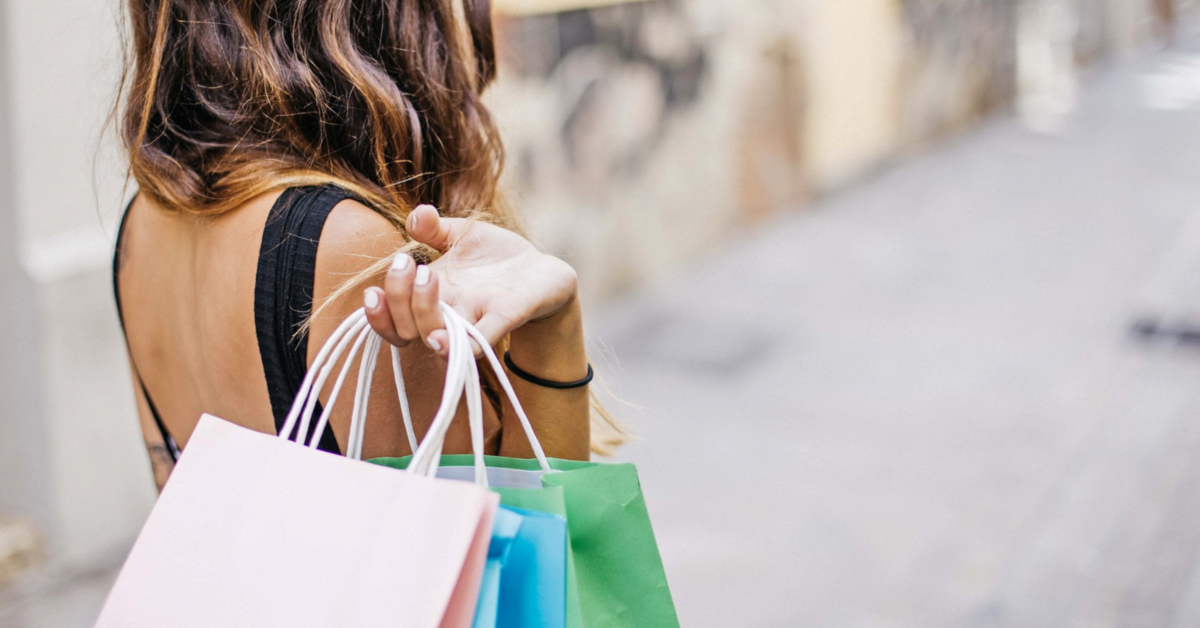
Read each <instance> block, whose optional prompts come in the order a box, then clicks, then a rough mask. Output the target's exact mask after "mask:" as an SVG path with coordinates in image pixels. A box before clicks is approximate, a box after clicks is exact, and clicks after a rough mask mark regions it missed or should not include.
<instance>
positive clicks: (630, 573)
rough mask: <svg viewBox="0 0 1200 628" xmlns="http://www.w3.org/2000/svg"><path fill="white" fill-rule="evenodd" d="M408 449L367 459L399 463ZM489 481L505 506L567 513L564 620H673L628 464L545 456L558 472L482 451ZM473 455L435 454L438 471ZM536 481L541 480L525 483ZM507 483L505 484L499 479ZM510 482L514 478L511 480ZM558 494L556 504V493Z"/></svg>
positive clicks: (626, 623) (617, 624)
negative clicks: (575, 601)
mask: <svg viewBox="0 0 1200 628" xmlns="http://www.w3.org/2000/svg"><path fill="white" fill-rule="evenodd" d="M410 458H411V457H405V458H376V459H373V460H371V461H370V462H374V463H376V464H381V465H384V466H389V467H394V468H397V469H404V468H407V466H408V463H409V461H410ZM484 461H485V464H486V465H487V467H488V478H489V484H490V485H491V488H492V490H494V491H496V492H497V493H499V494H500V501H501V503H502V504H504V505H506V506H514V507H517V508H527V509H529V510H538V511H540V512H548V513H550V514H562V515H565V516H566V519H567V533H568V535H569V536H570V545H571V552H570V554H569V555H568V569H570V568H571V567H572V563H573V567H574V580H575V589H576V590H577V591H578V606H577V608H578V610H579V614H580V615H581V616H582V617H576V618H575V620H576V621H578V620H579V619H581V620H582V623H575V622H574V621H572V616H571V612H572V610H573V605H572V599H571V598H572V592H571V581H570V578H571V573H570V571H568V585H567V586H568V589H567V591H568V593H567V595H568V598H567V613H568V615H567V625H568V626H583V627H584V628H671V627H677V626H679V619H678V618H677V616H676V614H675V604H674V602H673V601H672V600H671V592H670V589H669V588H668V587H667V578H666V573H665V571H664V570H663V564H662V558H661V557H660V556H659V553H658V543H657V542H656V541H655V539H654V531H653V529H652V528H651V525H650V515H649V513H648V512H647V510H646V501H645V499H644V497H643V495H642V487H641V483H640V481H639V480H638V476H637V469H636V468H635V467H634V466H633V465H632V464H602V463H596V462H580V461H575V460H558V459H555V458H549V459H548V462H549V464H550V467H551V468H552V469H554V470H555V471H559V473H544V472H542V471H541V466H540V463H539V462H538V461H537V460H536V459H529V460H524V459H517V458H501V457H498V456H485V457H484ZM473 464H474V457H473V456H471V455H452V456H442V458H441V463H440V468H439V473H438V475H439V477H449V478H454V479H470V477H472V476H470V475H468V473H469V472H470V471H472V469H471V466H472V465H473ZM535 482H536V483H538V484H540V485H541V487H542V488H540V489H539V488H520V487H521V486H525V487H528V486H530V485H531V484H534V483H535ZM506 485H507V486H509V487H507V488H506V487H505V486H506ZM511 485H517V487H516V488H512V487H511ZM560 494H561V499H562V500H563V501H562V507H561V508H562V511H558V509H559V506H558V503H557V500H558V499H559V497H558V496H559V495H560Z"/></svg>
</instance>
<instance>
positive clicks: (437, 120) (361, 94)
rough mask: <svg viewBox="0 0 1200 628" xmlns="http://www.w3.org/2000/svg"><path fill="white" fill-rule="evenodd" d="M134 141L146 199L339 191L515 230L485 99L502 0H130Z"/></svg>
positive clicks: (391, 212) (211, 202) (215, 208)
mask: <svg viewBox="0 0 1200 628" xmlns="http://www.w3.org/2000/svg"><path fill="white" fill-rule="evenodd" d="M128 6H129V21H130V30H131V33H132V58H131V60H130V61H131V63H130V64H129V69H128V71H127V75H126V80H125V82H124V92H125V103H124V111H123V114H122V116H121V123H120V134H121V138H122V140H123V142H124V144H125V148H126V149H127V151H128V154H129V160H130V174H131V175H132V176H133V178H134V179H136V180H137V182H138V186H139V188H140V192H141V193H142V194H145V195H146V196H147V197H148V198H149V199H150V200H152V201H153V202H154V204H156V205H158V206H159V207H162V208H164V209H167V210H172V211H181V212H190V213H196V214H219V213H222V212H224V211H227V210H229V209H232V208H234V207H238V206H240V205H242V204H244V203H245V202H246V201H248V200H250V199H251V198H253V197H255V196H258V195H261V194H263V193H264V192H267V191H270V190H272V189H278V188H280V187H286V186H289V185H297V184H305V183H316V182H335V183H338V184H339V185H343V186H345V187H347V188H349V189H351V190H352V191H354V192H355V193H357V194H358V195H359V196H361V197H362V199H363V200H364V202H367V203H368V204H369V205H371V206H372V207H373V208H374V209H375V210H376V211H378V212H379V213H380V214H382V215H384V216H385V217H387V218H388V219H390V220H391V221H392V222H393V223H394V224H396V225H397V227H400V228H403V226H402V225H403V219H404V216H405V215H407V212H408V210H409V209H410V208H412V207H415V206H416V205H417V204H420V203H431V204H433V205H434V206H436V207H437V208H438V209H439V211H441V212H442V213H443V214H444V215H448V216H465V215H469V214H475V215H480V217H482V218H485V219H490V220H491V221H495V222H498V223H501V224H504V225H505V226H507V227H510V228H511V227H514V226H515V224H514V223H515V221H514V220H513V219H512V216H511V215H510V214H509V212H507V210H505V209H504V207H503V205H502V204H501V203H499V202H498V199H497V192H496V190H497V180H498V178H499V175H500V171H501V168H502V166H503V159H504V151H503V148H502V145H501V142H500V138H499V134H498V133H497V131H496V128H495V125H494V124H493V122H492V119H491V116H490V115H489V113H488V111H487V108H486V107H484V105H483V103H482V102H481V100H480V94H481V92H482V91H483V89H484V87H485V86H487V84H488V83H489V82H491V80H492V78H493V77H494V76H495V49H494V45H493V42H492V25H491V12H490V6H489V3H488V1H487V0H129V3H128Z"/></svg>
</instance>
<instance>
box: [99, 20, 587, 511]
mask: <svg viewBox="0 0 1200 628" xmlns="http://www.w3.org/2000/svg"><path fill="white" fill-rule="evenodd" d="M128 9H129V21H130V27H131V31H132V53H131V59H130V64H129V67H128V69H127V72H126V80H125V81H124V83H123V99H122V103H121V106H122V107H123V109H122V111H121V115H120V134H121V137H122V140H123V142H124V144H125V147H126V149H127V151H128V154H129V168H130V173H131V174H132V176H133V178H134V179H135V180H136V181H137V184H138V189H139V193H138V194H137V196H136V197H135V198H134V200H133V202H132V203H131V204H130V206H129V208H128V210H127V211H126V216H125V218H124V221H123V224H122V228H121V235H120V237H119V239H118V244H117V255H116V260H115V263H114V287H115V289H116V293H117V301H118V309H119V311H120V312H121V315H122V323H123V325H124V327H125V330H126V335H127V338H128V343H129V353H130V362H131V367H132V371H133V375H134V378H133V380H134V385H135V394H136V395H137V402H138V413H139V416H140V419H141V424H142V428H143V433H144V434H145V438H146V443H147V446H148V448H149V450H150V453H151V460H152V462H153V465H154V471H155V478H156V481H157V482H158V484H159V486H160V488H161V486H162V484H163V482H165V481H166V479H167V476H168V475H169V473H170V471H171V468H172V467H173V462H174V460H175V457H176V456H177V455H178V450H180V449H185V448H186V447H187V441H188V437H189V435H190V434H191V432H192V429H193V428H194V427H195V425H196V422H197V420H198V419H199V417H200V415H201V413H204V412H208V413H211V414H214V415H217V416H220V417H223V418H225V419H228V420H230V421H233V422H235V423H238V424H240V425H243V426H245V427H248V428H252V429H255V430H260V431H263V432H274V431H276V430H277V429H278V427H279V426H280V425H281V424H282V422H283V417H284V416H285V415H286V413H287V410H288V407H289V406H290V404H291V401H292V396H293V395H294V394H295V392H296V390H297V389H298V388H299V385H300V380H301V379H302V378H303V375H304V372H305V370H306V369H307V366H308V364H309V363H310V362H311V361H312V359H313V358H314V357H315V355H316V352H317V351H318V350H319V349H320V347H321V346H322V345H323V344H324V342H325V341H326V339H327V338H328V337H329V335H330V334H331V333H332V331H333V330H334V329H335V328H336V327H337V325H338V324H339V323H340V322H341V320H342V319H344V318H345V317H346V316H347V315H348V314H350V313H351V312H353V311H354V310H356V309H357V308H359V307H365V308H366V311H367V314H368V318H369V320H370V323H371V326H372V328H373V329H374V330H375V331H376V332H378V333H379V334H380V335H381V336H382V337H383V338H384V339H386V340H387V341H388V342H390V343H392V344H394V345H396V346H399V347H401V348H402V351H401V355H402V362H403V364H404V365H405V368H404V375H405V381H406V387H407V389H408V396H409V400H410V404H411V407H412V411H413V416H414V418H415V423H416V429H417V434H418V435H420V434H421V433H423V431H424V429H426V428H427V427H428V423H429V421H430V420H431V418H432V416H433V414H434V412H435V410H436V408H437V404H438V402H439V399H440V388H441V385H442V382H443V369H444V368H445V362H444V361H443V357H444V355H445V350H446V345H447V341H446V338H447V336H446V331H445V329H444V327H443V323H442V319H441V316H440V314H439V310H438V307H437V302H438V300H439V299H441V300H443V301H445V302H447V303H449V304H450V305H451V306H453V307H454V308H455V309H456V310H458V311H459V312H461V313H462V314H463V315H464V316H466V318H467V319H468V320H469V321H471V322H473V323H475V324H476V325H477V326H478V328H479V329H480V330H481V331H482V332H483V333H484V334H485V335H486V336H487V338H488V339H489V340H490V341H491V342H492V343H494V344H497V345H503V346H502V347H501V348H504V346H506V347H507V349H508V351H509V356H508V359H507V360H506V363H507V364H508V365H509V369H510V378H511V379H512V381H513V384H514V387H515V388H516V391H517V394H518V396H519V397H520V398H521V399H522V401H523V405H524V406H525V408H526V410H527V411H528V414H529V416H530V418H531V420H532V421H533V422H534V428H535V430H536V431H537V432H538V435H539V437H540V439H541V442H542V443H543V445H544V446H545V448H546V451H547V454H549V455H551V456H557V457H562V458H579V459H584V458H586V457H587V456H588V453H589V441H590V435H589V414H590V409H589V406H590V398H589V392H588V388H587V385H586V384H587V381H588V380H590V378H591V368H590V367H589V365H588V361H587V356H586V355H585V351H584V341H583V332H582V324H581V314H580V306H579V301H578V298H577V293H576V278H575V274H574V271H573V270H572V269H571V268H570V267H569V266H568V265H567V264H565V263H564V262H562V261H561V260H559V259H556V258H554V257H551V256H549V255H546V254H544V253H541V252H539V251H538V250H537V249H535V248H534V247H533V246H532V245H531V244H530V243H529V242H528V241H527V240H525V239H524V238H523V237H522V236H521V235H520V233H519V231H518V230H517V227H516V220H515V218H514V216H513V215H512V214H511V212H510V211H509V210H508V209H506V207H505V205H504V203H503V201H502V200H501V199H500V197H499V195H498V193H497V178H498V176H499V174H500V170H501V165H502V155H503V151H502V148H501V145H500V141H499V138H498V136H497V132H496V129H495V127H494V125H493V123H492V120H491V118H490V116H489V114H488V112H487V109H486V108H485V107H484V105H483V103H482V102H481V100H480V94H481V92H482V91H483V89H484V87H485V86H486V85H487V84H488V83H489V82H490V81H491V80H492V78H493V77H494V75H495V54H494V50H493V44H492V30H491V21H490V13H489V11H490V7H489V6H488V3H487V1H486V0H266V1H261V2H250V1H246V0H129V4H128ZM364 288H365V289H364ZM378 369H379V370H378V372H377V373H376V375H375V378H374V382H376V383H375V385H374V387H375V390H373V392H372V402H371V405H370V414H369V416H368V418H367V428H366V440H365V444H364V451H363V454H364V456H365V457H368V458H369V457H376V456H399V455H406V454H408V453H410V452H409V446H408V442H407V438H406V437H405V431H404V427H403V424H402V422H401V421H400V419H399V411H398V401H397V398H396V394H395V386H394V384H393V383H392V382H393V378H392V374H391V372H390V371H391V365H390V361H389V360H379V366H378ZM355 370H356V369H355ZM485 370H486V369H485ZM356 375H357V374H356V373H355V372H354V371H352V373H351V377H355V376H356ZM351 381H353V380H351ZM328 393H329V390H328V387H327V388H326V390H325V391H323V393H322V396H321V402H322V403H323V404H324V403H327V402H328ZM488 397H489V398H490V400H491V403H490V404H485V405H487V406H488V407H487V408H485V416H486V418H485V420H486V427H487V430H488V432H487V433H488V439H487V449H488V453H498V454H500V455H505V456H514V457H528V456H530V455H531V451H530V449H529V444H528V442H527V441H526V439H525V437H524V435H523V433H522V432H521V430H520V429H519V428H518V427H513V426H510V423H512V422H515V418H514V417H513V413H512V412H511V408H508V407H506V405H505V404H507V401H504V400H502V397H503V395H495V394H490V395H488ZM350 406H351V404H350V403H347V402H342V403H339V404H338V405H337V406H336V407H335V411H334V413H333V415H332V418H331V421H330V427H329V429H328V430H327V432H326V433H324V434H322V435H321V437H320V443H321V448H322V449H326V450H329V451H341V450H342V447H343V445H344V444H345V442H346V439H347V434H348V430H349V425H348V421H349V409H350ZM460 412H462V411H461V409H460ZM460 419H461V417H460ZM601 445H602V444H601ZM445 451H446V452H447V453H461V452H468V451H470V440H469V434H468V432H467V427H466V423H465V419H463V420H456V421H455V425H454V427H453V428H452V430H451V432H450V433H449V434H448V436H447V439H446V449H445Z"/></svg>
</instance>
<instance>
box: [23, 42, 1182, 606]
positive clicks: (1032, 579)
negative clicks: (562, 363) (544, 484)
mask: <svg viewBox="0 0 1200 628" xmlns="http://www.w3.org/2000/svg"><path fill="white" fill-rule="evenodd" d="M1197 52H1200V51H1197ZM1189 73H1190V74H1189ZM1189 77H1190V81H1191V82H1190V83H1189V82H1188V78H1189ZM1189 84H1190V85H1191V86H1192V87H1190V88H1188V87H1187V86H1188V85H1189ZM1196 85H1200V56H1198V55H1197V54H1196V53H1195V52H1194V53H1193V54H1186V53H1181V52H1177V53H1162V54H1158V55H1155V56H1152V57H1142V58H1139V59H1135V60H1133V61H1130V62H1126V63H1123V64H1116V65H1114V66H1113V67H1111V68H1108V69H1102V70H1098V71H1096V72H1094V73H1093V74H1091V75H1089V76H1088V77H1085V88H1084V96H1083V99H1082V102H1081V103H1080V107H1079V110H1078V112H1077V113H1076V114H1075V115H1074V116H1073V117H1071V118H1070V119H1069V120H1068V121H1067V124H1066V125H1065V127H1064V128H1063V129H1062V131H1061V133H1059V134H1055V135H1044V134H1037V133H1034V132H1032V131H1028V130H1026V129H1025V128H1024V127H1023V126H1022V125H1021V124H1020V122H1019V121H1017V120H1012V119H1000V120H994V121H992V122H990V123H987V124H985V125H983V126H982V127H980V128H977V129H975V130H973V131H970V132H968V133H966V134H963V135H960V136H959V137H957V138H956V139H954V140H951V141H950V142H948V143H944V144H941V145H938V146H934V147H929V148H928V149H927V150H926V151H925V152H924V153H923V154H916V155H913V156H911V157H910V158H908V159H906V160H903V162H902V163H900V164H898V165H895V166H893V167H890V168H888V169H886V170H885V171H884V172H883V173H882V174H880V175H879V176H876V177H873V178H871V179H870V180H869V181H868V182H865V183H864V184H862V185H859V186H855V187H853V188H851V189H850V190H848V191H845V192H843V193H841V194H839V195H837V196H836V197H833V198H829V199H826V200H825V201H822V202H820V203H818V204H816V205H815V206H810V207H806V208H804V209H800V210H797V211H795V212H789V213H786V214H784V215H780V216H779V217H777V218H775V219H774V220H773V221H772V222H770V223H767V224H764V225H762V226H761V228H760V229H759V230H758V231H757V232H756V233H754V234H748V235H743V236H737V237H733V238H731V240H730V241H729V242H727V243H726V244H725V246H723V247H721V249H720V250H715V251H713V253H712V255H710V256H708V257H707V258H705V259H702V260H699V261H698V262H696V263H695V264H694V265H693V266H692V267H691V268H690V269H689V270H688V271H687V272H686V273H682V274H681V275H679V276H677V277H676V278H674V279H672V280H670V281H665V282H664V283H663V284H662V285H659V286H655V287H653V288H650V289H646V290H643V291H641V292H640V293H638V294H636V295H631V296H628V297H626V298H624V299H622V300H620V301H619V302H616V303H613V304H610V305H608V306H606V307H605V308H603V309H602V311H601V312H600V313H599V314H598V315H597V316H596V320H595V321H594V323H595V324H594V325H593V330H592V331H593V332H594V333H595V334H596V336H597V337H599V338H601V339H603V340H604V341H605V342H606V343H607V344H608V345H609V346H611V348H612V351H613V353H614V354H615V355H616V356H619V357H620V364H619V368H616V369H614V368H611V365H610V368H609V369H608V370H609V371H610V373H611V374H612V376H611V377H610V379H611V381H612V383H613V384H614V387H615V388H616V389H617V390H618V391H619V392H620V394H621V395H622V396H623V397H624V398H625V399H626V400H627V401H629V402H630V403H631V404H635V405H636V407H631V408H628V409H625V410H622V411H623V412H624V413H625V414H626V415H627V417H628V418H629V420H630V422H631V423H633V424H634V426H635V429H636V430H637V431H638V432H639V434H640V436H641V439H640V441H639V442H638V443H636V444H635V445H633V446H630V447H628V448H627V449H626V450H624V452H623V454H622V457H623V458H625V459H629V460H633V461H635V462H637V463H638V464H639V467H640V469H641V472H642V480H643V484H644V486H645V490H646V493H647V497H648V500H649V505H650V508H651V513H652V515H653V517H654V521H655V525H656V528H657V531H658V534H659V537H660V543H661V547H662V551H663V554H664V558H665V560H666V562H667V565H668V571H669V576H670V579H671V584H672V588H673V590H674V593H675V596H676V601H677V604H678V607H679V611H680V614H681V618H682V620H683V625H684V626H686V627H687V628H710V627H711V628H731V627H738V626H753V627H755V628H771V627H779V628H784V627H795V626H820V627H867V626H870V627H887V626H896V627H911V628H930V627H943V626H945V627H951V626H981V627H988V628H998V627H1012V628H1037V627H1042V626H1046V627H1051V626H1053V627H1056V628H1059V627H1062V628H1067V627H1073V626H1080V627H1083V626H1087V627H1089V628H1090V627H1107V626H1130V627H1139V626H1146V627H1151V626H1153V627H1168V628H1169V627H1176V628H1182V627H1187V626H1198V625H1200V569H1197V565H1198V559H1200V455H1198V453H1197V452H1200V348H1189V347H1186V346H1178V345H1177V344H1176V343H1173V342H1170V341H1158V342H1151V343H1145V342H1138V341H1136V340H1134V339H1133V337H1132V336H1131V335H1130V333H1129V327H1130V324H1131V322H1132V321H1133V320H1134V319H1135V318H1137V317H1139V316H1142V315H1143V314H1146V313H1148V312H1149V313H1154V312H1157V311H1159V310H1162V309H1169V310H1170V311H1171V312H1177V311H1184V310H1186V309H1187V308H1189V307H1192V306H1193V305H1200V290H1195V289H1194V287H1193V286H1192V284H1193V283H1194V282H1192V281H1190V279H1191V278H1192V277H1193V276H1195V275H1196V274H1197V272H1196V271H1200V255H1196V254H1193V249H1192V248H1190V247H1188V246H1186V243H1188V242H1196V243H1197V244H1196V246H1198V247H1200V238H1198V237H1197V236H1195V235H1191V234H1195V233H1196V232H1197V226H1196V225H1197V224H1200V96H1198V95H1196V94H1195V90H1196V89H1197V88H1196ZM1188 89H1191V90H1193V91H1192V92H1189V91H1188ZM1189 94H1190V95H1189ZM1193 96H1195V98H1194V99H1193ZM110 577H111V575H110V574H107V573H98V574H88V575H85V576H82V577H80V578H78V579H76V580H75V581H73V582H71V583H68V584H66V585H63V586H54V587H50V586H46V587H38V586H33V585H28V584H27V585H25V586H24V588H21V589H16V590H10V591H9V592H7V593H4V594H0V625H3V626H5V628H8V627H9V626H13V627H14V628H15V627H17V626H20V627H34V626H37V627H53V628H65V627H68V626H70V627H77V626H86V625H88V624H89V620H90V617H92V616H94V613H95V609H96V605H98V604H99V602H100V601H101V600H102V596H103V592H104V590H105V589H106V587H107V583H108V581H109V578H110ZM30 591H33V592H37V591H40V592H41V593H36V594H31V593H29V592H30Z"/></svg>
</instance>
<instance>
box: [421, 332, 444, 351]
mask: <svg viewBox="0 0 1200 628" xmlns="http://www.w3.org/2000/svg"><path fill="white" fill-rule="evenodd" d="M425 342H426V343H427V344H428V345H429V348H430V349H433V350H434V351H437V352H438V353H441V351H442V343H440V342H438V341H437V338H434V337H433V336H430V337H429V338H426V339H425Z"/></svg>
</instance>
